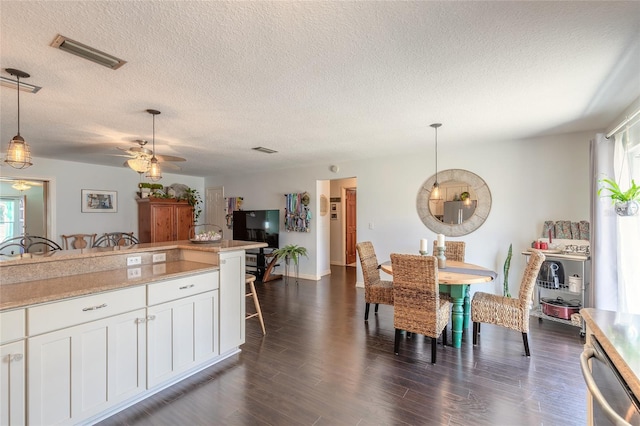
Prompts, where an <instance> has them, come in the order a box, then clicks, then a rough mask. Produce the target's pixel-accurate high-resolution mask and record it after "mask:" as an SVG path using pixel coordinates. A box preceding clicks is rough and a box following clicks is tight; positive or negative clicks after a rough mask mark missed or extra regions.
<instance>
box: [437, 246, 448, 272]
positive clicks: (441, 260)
mask: <svg viewBox="0 0 640 426" xmlns="http://www.w3.org/2000/svg"><path fill="white" fill-rule="evenodd" d="M444 249H445V248H444V247H436V251H437V254H436V258H437V259H438V268H440V269H443V268H446V267H447V257H446V256H445V255H444Z"/></svg>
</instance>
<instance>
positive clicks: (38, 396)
mask: <svg viewBox="0 0 640 426" xmlns="http://www.w3.org/2000/svg"><path fill="white" fill-rule="evenodd" d="M144 317H145V310H144V309H139V310H137V311H134V312H129V313H126V314H121V315H117V316H114V317H110V318H105V319H102V320H98V321H93V322H89V323H86V324H82V325H78V326H75V327H69V328H66V329H62V330H59V331H54V332H51V333H46V334H43V335H40V336H36V337H31V338H29V339H28V340H27V341H28V350H29V360H28V371H29V378H28V383H29V396H28V411H29V423H30V424H34V425H35V424H48V425H50V424H60V423H77V422H78V421H81V420H83V419H86V418H88V417H91V416H93V415H96V414H98V413H100V412H101V411H104V410H106V409H108V408H109V407H111V406H113V405H114V404H116V403H118V402H121V401H123V400H125V399H127V398H129V397H131V396H133V395H136V394H138V393H141V392H143V391H144V390H145V386H144V385H145V380H144V378H145V377H144V374H145V359H146V348H145V332H146V331H145V326H144Z"/></svg>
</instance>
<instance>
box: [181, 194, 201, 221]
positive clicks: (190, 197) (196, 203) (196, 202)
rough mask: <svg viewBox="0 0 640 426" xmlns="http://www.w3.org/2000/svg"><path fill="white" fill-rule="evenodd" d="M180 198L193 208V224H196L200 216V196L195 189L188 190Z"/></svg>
mask: <svg viewBox="0 0 640 426" xmlns="http://www.w3.org/2000/svg"><path fill="white" fill-rule="evenodd" d="M182 198H183V199H185V200H187V202H188V203H189V205H190V206H191V207H193V223H198V218H199V217H200V214H202V208H200V206H201V205H202V199H201V198H200V194H199V193H198V191H197V190H196V189H192V188H188V189H187V190H186V191H185V193H184V196H183V197H182Z"/></svg>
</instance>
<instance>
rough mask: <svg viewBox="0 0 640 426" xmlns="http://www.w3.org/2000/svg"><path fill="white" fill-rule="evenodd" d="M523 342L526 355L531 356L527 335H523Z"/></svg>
mask: <svg viewBox="0 0 640 426" xmlns="http://www.w3.org/2000/svg"><path fill="white" fill-rule="evenodd" d="M522 342H523V343H524V353H525V355H526V356H531V354H530V353H529V339H528V338H527V333H522Z"/></svg>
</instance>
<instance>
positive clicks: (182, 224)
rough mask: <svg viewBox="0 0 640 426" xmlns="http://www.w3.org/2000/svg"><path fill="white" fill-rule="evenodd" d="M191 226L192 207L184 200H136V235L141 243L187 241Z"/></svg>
mask: <svg viewBox="0 0 640 426" xmlns="http://www.w3.org/2000/svg"><path fill="white" fill-rule="evenodd" d="M192 226H193V207H191V205H189V203H188V202H187V201H185V200H175V199H167V198H142V199H140V200H138V235H139V237H140V242H141V243H157V242H162V241H180V240H188V239H189V231H190V229H191V227H192Z"/></svg>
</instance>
